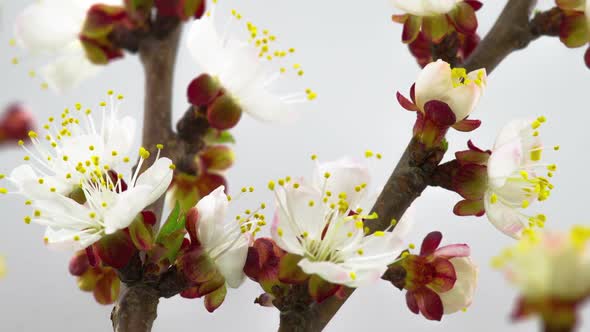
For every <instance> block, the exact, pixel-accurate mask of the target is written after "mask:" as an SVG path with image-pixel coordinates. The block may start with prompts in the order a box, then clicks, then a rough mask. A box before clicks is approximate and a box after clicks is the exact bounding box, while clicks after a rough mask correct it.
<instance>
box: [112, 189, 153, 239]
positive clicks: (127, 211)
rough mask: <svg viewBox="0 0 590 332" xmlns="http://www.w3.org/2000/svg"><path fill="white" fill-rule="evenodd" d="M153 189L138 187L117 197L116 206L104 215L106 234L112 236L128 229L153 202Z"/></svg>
mask: <svg viewBox="0 0 590 332" xmlns="http://www.w3.org/2000/svg"><path fill="white" fill-rule="evenodd" d="M152 190H153V188H152V187H150V186H145V185H137V186H135V187H133V188H130V189H127V190H126V191H124V192H122V193H120V194H117V195H116V202H115V204H114V205H113V206H112V207H110V208H109V209H108V210H107V211H106V213H105V215H104V223H105V232H106V233H107V234H112V233H114V232H116V231H118V230H120V229H124V228H126V227H128V226H129V225H130V224H131V223H132V222H133V220H134V219H135V217H137V215H138V214H139V213H140V212H141V211H143V209H145V208H146V207H147V206H148V205H149V204H150V203H151V202H150V200H151V199H152V196H153V195H152Z"/></svg>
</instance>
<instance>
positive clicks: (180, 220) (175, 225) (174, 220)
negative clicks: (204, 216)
mask: <svg viewBox="0 0 590 332" xmlns="http://www.w3.org/2000/svg"><path fill="white" fill-rule="evenodd" d="M185 221H186V220H185V218H184V215H182V214H181V213H180V204H179V203H178V202H176V204H175V205H174V209H173V210H172V212H170V215H168V219H166V222H165V223H164V225H163V226H162V228H161V229H160V232H159V233H158V236H157V238H156V242H158V243H162V240H164V239H165V238H166V237H168V236H170V235H171V234H173V233H175V232H177V231H178V230H180V229H184V223H185Z"/></svg>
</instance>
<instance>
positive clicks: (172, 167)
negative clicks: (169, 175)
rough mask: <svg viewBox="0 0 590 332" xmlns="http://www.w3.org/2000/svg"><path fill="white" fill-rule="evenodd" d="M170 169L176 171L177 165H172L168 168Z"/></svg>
mask: <svg viewBox="0 0 590 332" xmlns="http://www.w3.org/2000/svg"><path fill="white" fill-rule="evenodd" d="M168 168H170V169H171V170H175V169H176V165H174V164H170V166H168Z"/></svg>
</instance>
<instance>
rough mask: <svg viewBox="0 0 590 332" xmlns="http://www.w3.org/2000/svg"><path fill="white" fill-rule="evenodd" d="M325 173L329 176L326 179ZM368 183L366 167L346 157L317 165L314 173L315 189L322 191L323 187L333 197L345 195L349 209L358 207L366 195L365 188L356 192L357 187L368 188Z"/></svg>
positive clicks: (369, 179)
mask: <svg viewBox="0 0 590 332" xmlns="http://www.w3.org/2000/svg"><path fill="white" fill-rule="evenodd" d="M325 173H329V174H330V177H329V178H328V179H326V178H325V177H324V174H325ZM370 181H371V178H370V175H369V169H368V167H367V165H366V164H364V163H361V162H359V161H357V160H354V159H352V158H347V157H345V158H342V159H339V160H336V161H333V162H326V163H319V164H318V165H317V168H316V171H315V172H314V185H315V187H316V188H318V189H319V190H322V189H323V188H324V186H325V190H326V191H330V192H331V193H332V195H333V197H338V195H339V194H340V193H345V194H346V201H347V202H348V204H349V205H350V207H351V209H354V208H356V207H358V203H359V202H360V201H361V200H362V199H363V197H364V196H365V195H366V193H367V190H366V188H365V189H362V190H360V191H358V192H357V191H356V189H357V187H359V186H361V185H365V186H368V185H369V183H370Z"/></svg>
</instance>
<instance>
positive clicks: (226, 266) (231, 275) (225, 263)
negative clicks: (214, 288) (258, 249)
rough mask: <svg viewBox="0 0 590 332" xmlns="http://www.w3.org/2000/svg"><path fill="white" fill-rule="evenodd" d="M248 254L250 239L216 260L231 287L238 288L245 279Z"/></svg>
mask: <svg viewBox="0 0 590 332" xmlns="http://www.w3.org/2000/svg"><path fill="white" fill-rule="evenodd" d="M247 256H248V241H246V240H244V241H243V244H242V245H240V246H238V247H235V248H233V249H231V250H228V251H227V252H226V253H224V254H223V255H221V256H220V257H219V258H217V259H216V260H215V264H216V266H217V268H218V269H219V272H220V273H221V274H222V275H223V277H224V278H225V282H226V283H227V285H228V286H229V287H231V288H238V287H239V286H240V285H241V284H242V282H243V281H244V277H245V275H244V265H245V264H246V258H247Z"/></svg>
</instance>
